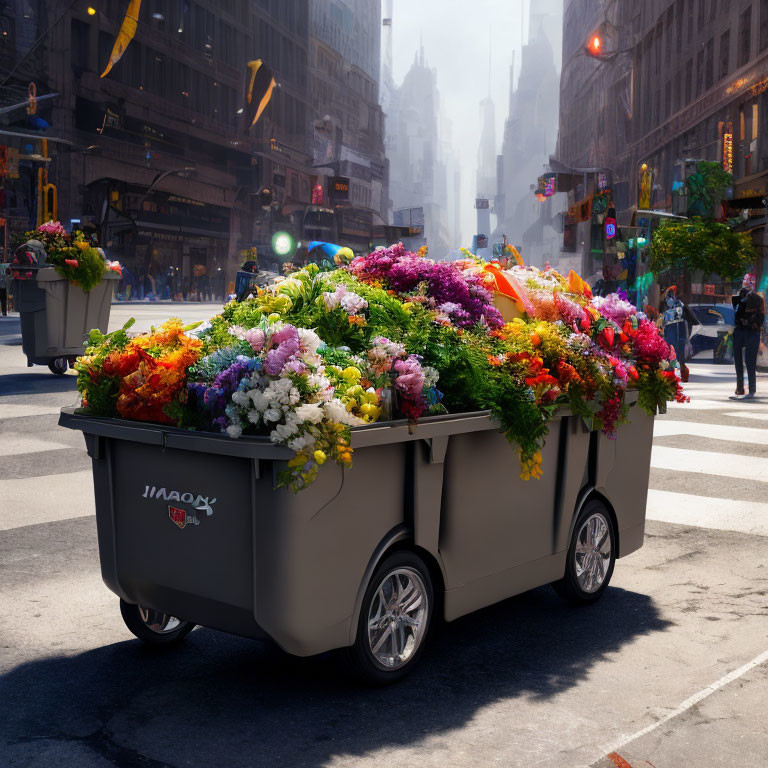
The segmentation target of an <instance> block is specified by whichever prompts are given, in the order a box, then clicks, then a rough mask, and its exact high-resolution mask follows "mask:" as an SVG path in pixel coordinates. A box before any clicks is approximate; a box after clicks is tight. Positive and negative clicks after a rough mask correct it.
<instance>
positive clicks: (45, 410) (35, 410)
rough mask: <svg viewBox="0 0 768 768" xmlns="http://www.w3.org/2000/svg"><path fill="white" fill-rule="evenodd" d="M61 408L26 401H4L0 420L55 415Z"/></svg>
mask: <svg viewBox="0 0 768 768" xmlns="http://www.w3.org/2000/svg"><path fill="white" fill-rule="evenodd" d="M59 411H61V408H54V407H52V406H42V405H28V404H26V403H2V404H0V420H3V419H19V418H24V417H26V416H55V415H56V414H58V413H59Z"/></svg>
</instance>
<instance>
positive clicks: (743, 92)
mask: <svg viewBox="0 0 768 768" xmlns="http://www.w3.org/2000/svg"><path fill="white" fill-rule="evenodd" d="M563 29H564V44H563V60H564V62H565V65H564V70H563V79H562V88H561V115H560V141H559V147H558V154H557V158H556V159H555V162H554V163H553V170H557V171H560V172H563V173H566V172H569V171H570V172H571V173H572V174H573V175H572V191H571V192H570V198H571V203H572V205H573V209H572V210H573V213H574V214H576V212H577V209H578V205H580V204H581V203H583V202H585V201H587V202H589V201H590V200H592V201H593V200H594V199H595V197H596V196H599V195H602V194H604V192H605V190H606V188H608V187H609V188H610V195H611V199H612V202H613V203H614V205H615V208H616V210H617V214H618V218H619V223H620V224H630V223H631V222H632V221H633V219H637V216H636V215H635V214H634V211H636V210H637V209H638V208H640V209H641V210H643V209H647V208H650V209H655V210H659V211H673V210H678V211H681V212H683V208H684V206H685V201H684V200H682V199H681V198H680V196H679V194H678V193H679V190H680V189H681V187H682V177H683V175H684V174H685V173H686V169H687V168H689V167H690V165H691V163H692V162H693V163H695V161H696V160H710V161H716V162H718V163H722V165H723V167H724V168H725V170H728V171H731V172H733V175H734V186H733V200H732V201H731V202H730V203H729V205H730V207H731V210H732V211H733V212H737V211H739V210H742V209H743V210H749V211H752V212H760V215H759V216H755V217H753V218H752V219H750V220H748V221H747V222H746V224H745V225H744V227H745V228H747V229H750V230H751V231H753V238H754V239H755V241H756V243H757V244H758V245H760V246H764V245H765V243H764V240H765V234H764V233H765V227H764V224H765V216H764V215H763V213H762V212H763V211H764V209H765V203H764V200H763V198H764V197H765V196H766V195H768V139H767V138H766V137H768V134H767V133H766V132H765V130H764V125H765V124H766V123H765V120H766V119H768V2H766V1H765V0H755V1H754V2H749V1H748V0H740V1H739V2H725V3H715V2H709V1H708V0H663V1H662V2H654V3H639V4H628V3H614V4H610V5H608V6H606V7H605V10H601V6H600V5H599V4H598V3H595V2H593V1H592V0H566V8H565V18H564V26H563ZM595 30H600V32H601V34H604V36H605V39H606V45H607V47H608V51H609V53H611V55H610V56H608V57H606V58H605V59H603V60H594V59H592V58H590V57H588V56H585V55H582V54H581V53H580V52H581V51H583V49H584V46H585V44H586V42H587V40H588V37H589V36H590V35H592V34H593V33H594V32H595ZM589 207H590V206H588V205H587V206H582V208H581V210H582V215H576V216H575V218H576V219H577V220H576V221H574V222H572V224H573V226H574V227H576V228H578V235H577V236H576V238H575V240H576V245H577V247H580V246H581V243H582V242H584V247H583V251H582V255H583V260H584V269H585V271H586V272H587V273H589V274H594V275H598V274H600V273H601V272H602V271H603V270H605V269H607V270H611V269H613V268H614V267H615V268H616V269H617V270H618V271H621V270H622V267H623V266H624V265H621V264H619V265H617V264H616V260H617V256H616V254H612V253H611V252H610V248H605V247H604V244H602V245H601V244H600V243H599V242H595V241H594V238H590V233H589V229H590V228H591V227H592V225H593V224H594V216H592V217H590V216H588V215H587V213H586V212H587V209H588V208H589ZM647 218H650V219H653V216H652V215H651V216H650V217H647ZM590 240H592V243H591V247H590ZM762 252H763V253H765V249H764V247H763V251H762ZM758 266H759V268H760V274H761V275H766V274H768V264H766V263H765V261H764V260H763V259H761V264H759V265H758ZM624 269H626V268H625V267H624Z"/></svg>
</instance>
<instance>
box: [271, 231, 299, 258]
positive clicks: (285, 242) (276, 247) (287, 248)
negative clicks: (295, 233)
mask: <svg viewBox="0 0 768 768" xmlns="http://www.w3.org/2000/svg"><path fill="white" fill-rule="evenodd" d="M293 246H294V242H293V238H292V237H291V236H290V235H289V234H288V233H287V232H275V234H274V235H273V237H272V250H273V251H274V252H275V253H276V254H277V255H278V256H287V255H288V254H289V253H290V252H291V251H292V250H293Z"/></svg>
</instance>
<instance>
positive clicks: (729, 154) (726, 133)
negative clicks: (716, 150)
mask: <svg viewBox="0 0 768 768" xmlns="http://www.w3.org/2000/svg"><path fill="white" fill-rule="evenodd" d="M723 170H724V171H725V172H726V173H733V123H726V125H725V128H724V130H723Z"/></svg>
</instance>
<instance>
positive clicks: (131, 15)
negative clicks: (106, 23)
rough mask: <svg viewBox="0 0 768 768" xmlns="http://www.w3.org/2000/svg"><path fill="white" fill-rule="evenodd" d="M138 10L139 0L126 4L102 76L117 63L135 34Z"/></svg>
mask: <svg viewBox="0 0 768 768" xmlns="http://www.w3.org/2000/svg"><path fill="white" fill-rule="evenodd" d="M139 11H141V0H131V2H130V4H129V5H128V10H127V11H126V13H125V18H124V19H123V23H122V26H121V27H120V32H119V33H118V35H117V37H116V38H115V44H114V46H113V47H112V53H111V54H110V56H109V62H108V63H107V68H106V69H105V70H104V72H102V75H101V76H102V77H106V76H107V75H108V74H109V73H110V72H111V71H112V67H114V66H115V64H117V62H118V61H120V59H121V58H122V56H123V54H124V53H125V50H126V48H128V46H129V45H130V43H131V40H133V38H134V36H135V35H136V27H137V26H138V23H139Z"/></svg>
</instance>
